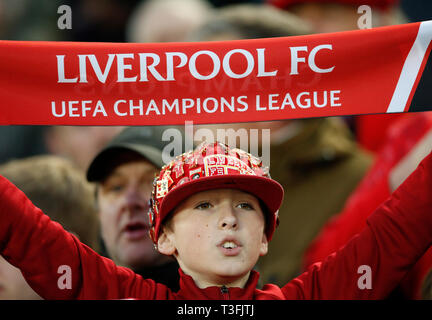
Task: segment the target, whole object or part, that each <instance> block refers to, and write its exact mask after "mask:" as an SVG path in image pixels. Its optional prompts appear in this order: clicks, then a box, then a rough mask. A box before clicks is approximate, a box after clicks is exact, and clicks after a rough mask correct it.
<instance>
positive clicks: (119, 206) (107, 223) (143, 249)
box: [98, 158, 167, 270]
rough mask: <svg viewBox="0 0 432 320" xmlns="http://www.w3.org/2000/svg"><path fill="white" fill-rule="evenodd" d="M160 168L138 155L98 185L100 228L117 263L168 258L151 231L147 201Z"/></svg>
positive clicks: (140, 263) (145, 262) (151, 263)
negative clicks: (151, 235)
mask: <svg viewBox="0 0 432 320" xmlns="http://www.w3.org/2000/svg"><path fill="white" fill-rule="evenodd" d="M157 172H158V169H157V168H156V167H155V166H154V165H152V164H151V163H149V162H148V161H146V160H144V159H142V158H141V159H135V160H133V161H129V162H125V163H123V164H121V165H118V166H117V167H116V168H115V169H114V170H113V171H112V173H111V174H110V175H109V176H108V177H107V179H105V181H103V182H102V183H101V184H100V188H99V193H98V205H99V215H100V221H101V229H102V230H101V232H102V237H103V240H104V243H105V246H106V248H107V250H108V253H109V255H110V256H111V257H112V259H113V260H114V261H115V262H116V263H117V264H120V265H123V266H127V267H129V268H132V269H135V270H137V269H139V268H141V267H147V266H155V265H159V264H162V263H165V262H166V261H167V257H165V256H163V255H161V254H159V253H158V252H157V251H156V250H154V247H153V242H152V241H151V240H150V237H149V235H148V231H149V223H148V215H147V212H148V209H149V205H148V201H149V199H150V195H151V190H152V185H153V179H154V176H155V174H156V173H157Z"/></svg>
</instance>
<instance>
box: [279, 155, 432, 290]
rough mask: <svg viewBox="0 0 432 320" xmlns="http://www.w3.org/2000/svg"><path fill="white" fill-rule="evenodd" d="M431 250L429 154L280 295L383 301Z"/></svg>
mask: <svg viewBox="0 0 432 320" xmlns="http://www.w3.org/2000/svg"><path fill="white" fill-rule="evenodd" d="M430 245H432V154H429V155H428V156H427V157H426V158H425V159H423V161H422V162H421V163H420V165H419V167H418V168H417V170H415V171H414V172H413V173H412V174H411V175H410V176H409V177H408V178H407V179H406V180H405V182H404V183H403V184H402V185H401V186H400V187H399V188H398V189H397V190H396V191H395V192H394V193H393V195H392V196H391V197H390V198H389V199H388V200H387V201H386V202H384V203H383V204H382V205H381V206H380V207H379V208H378V209H377V210H376V211H375V212H374V214H372V215H371V216H370V217H369V219H368V221H367V226H366V228H365V229H364V230H363V231H362V232H361V233H360V234H358V235H356V236H355V237H354V238H353V239H352V240H351V241H350V242H348V244H347V245H346V246H345V247H343V248H342V249H340V250H338V251H337V252H335V253H333V254H332V255H330V256H329V257H327V258H326V259H325V260H324V261H323V262H322V263H317V264H314V265H312V266H311V267H310V268H308V270H307V271H306V272H305V273H304V274H302V275H301V276H300V277H298V278H296V279H294V280H293V281H291V282H290V283H289V284H287V285H286V286H285V287H284V288H283V289H282V290H283V291H284V293H285V295H286V296H287V297H288V298H292V297H301V298H305V299H383V298H386V297H387V296H388V295H389V293H390V292H391V291H392V290H393V289H394V288H395V287H396V286H397V284H398V283H399V282H400V281H401V280H402V278H403V277H404V275H405V274H406V272H407V271H408V270H409V269H410V267H412V266H413V265H414V264H415V262H416V261H417V260H418V259H419V258H420V257H421V256H422V255H423V253H424V252H425V251H426V250H427V249H428V247H429V246H430Z"/></svg>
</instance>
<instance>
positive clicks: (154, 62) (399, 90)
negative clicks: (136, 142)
mask: <svg viewBox="0 0 432 320" xmlns="http://www.w3.org/2000/svg"><path fill="white" fill-rule="evenodd" d="M431 40H432V21H426V22H421V23H410V24H404V25H396V26H390V27H381V28H374V29H369V30H355V31H348V32H337V33H330V34H316V35H306V36H295V37H282V38H270V39H255V40H240V41H221V42H201V43H168V44H167V43H157V44H156V43H155V44H138V43H76V42H43V41H40V42H39V41H0V124H1V125H174V124H184V122H185V121H193V122H194V123H195V124H205V123H232V122H246V121H268V120H283V119H299V118H310V117H327V116H343V115H359V114H378V113H400V112H413V111H414V112H415V111H427V110H432V93H431V88H432V59H431V58H430V51H431Z"/></svg>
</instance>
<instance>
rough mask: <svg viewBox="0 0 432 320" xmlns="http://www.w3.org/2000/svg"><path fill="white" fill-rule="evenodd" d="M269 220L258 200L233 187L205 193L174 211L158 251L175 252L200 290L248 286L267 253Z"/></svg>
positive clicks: (191, 198) (190, 198)
mask: <svg viewBox="0 0 432 320" xmlns="http://www.w3.org/2000/svg"><path fill="white" fill-rule="evenodd" d="M264 230H265V218H264V214H263V212H262V210H261V207H260V203H259V201H258V199H257V198H255V197H254V196H252V195H250V194H248V193H245V192H242V191H239V190H231V189H218V190H210V191H203V192H200V193H197V194H195V195H193V196H191V197H189V198H188V199H186V200H185V201H184V202H183V203H181V204H180V206H179V207H178V208H177V209H176V210H175V211H174V213H173V216H172V218H171V220H170V221H169V222H168V224H167V225H166V226H164V227H163V231H162V233H161V235H160V237H159V242H158V248H159V251H160V252H162V253H164V254H174V255H175V257H176V258H177V260H178V262H179V264H180V267H181V268H182V270H183V271H184V272H185V273H186V274H188V275H190V276H192V278H193V279H194V280H195V282H196V283H197V285H198V286H199V287H202V288H205V287H208V286H212V285H230V286H240V287H242V286H244V284H245V283H246V281H247V279H248V277H249V273H250V271H251V270H252V268H253V267H254V265H255V264H256V262H257V260H258V258H259V256H261V255H265V254H266V253H267V248H268V242H267V238H266V236H265V233H264Z"/></svg>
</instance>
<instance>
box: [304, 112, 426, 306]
mask: <svg viewBox="0 0 432 320" xmlns="http://www.w3.org/2000/svg"><path fill="white" fill-rule="evenodd" d="M431 130H432V113H415V114H411V115H409V117H404V118H401V119H399V120H398V121H397V122H396V123H395V124H394V126H393V127H392V128H391V130H390V132H389V135H388V136H387V138H386V142H385V144H384V146H383V148H382V149H381V152H380V153H379V154H378V156H377V158H376V161H375V164H374V165H373V166H372V168H371V169H370V170H369V172H368V173H367V174H366V176H365V177H364V178H363V180H362V182H361V183H360V184H359V186H358V187H357V189H356V190H355V191H354V192H353V193H352V195H351V196H350V197H349V198H348V200H347V203H346V205H345V208H344V209H343V211H342V212H341V213H340V214H338V215H337V216H335V217H334V218H333V219H331V220H330V221H329V222H328V223H327V224H326V225H325V226H324V228H323V229H322V231H321V233H320V234H319V235H318V237H317V238H316V239H315V240H314V241H313V242H312V244H311V245H310V246H309V248H308V249H307V251H306V252H305V255H304V262H303V265H304V267H305V268H306V267H308V266H309V265H311V264H312V263H315V262H317V261H321V260H322V259H324V258H325V257H327V256H328V255H329V254H330V253H332V252H334V251H335V250H337V249H338V248H340V247H341V246H343V245H345V244H346V243H347V242H348V241H349V240H350V239H351V238H352V237H353V236H354V235H356V234H357V233H359V232H361V231H362V229H363V228H364V227H365V226H366V221H367V219H368V216H370V214H371V213H373V212H374V210H375V209H376V208H377V207H378V206H379V205H380V203H382V202H383V201H384V200H385V199H387V198H388V197H389V196H390V194H391V190H390V186H389V180H390V174H391V172H392V170H393V169H394V167H395V166H396V165H397V164H398V163H400V161H401V160H403V159H404V158H405V157H406V156H407V154H409V152H411V151H412V150H413V149H414V148H415V146H416V144H417V143H419V141H420V140H422V139H423V138H425V137H426V136H427V135H428V134H430V132H431ZM431 267H432V249H429V250H428V252H427V254H426V255H425V256H423V257H422V259H421V260H420V261H419V262H418V263H417V264H416V266H415V268H414V269H413V270H411V271H410V273H409V275H408V276H407V278H406V279H404V281H403V283H402V293H403V294H404V296H405V297H406V298H410V299H413V298H420V297H419V293H420V286H421V283H422V279H423V278H424V276H425V275H426V273H427V272H428V270H430V269H431Z"/></svg>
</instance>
